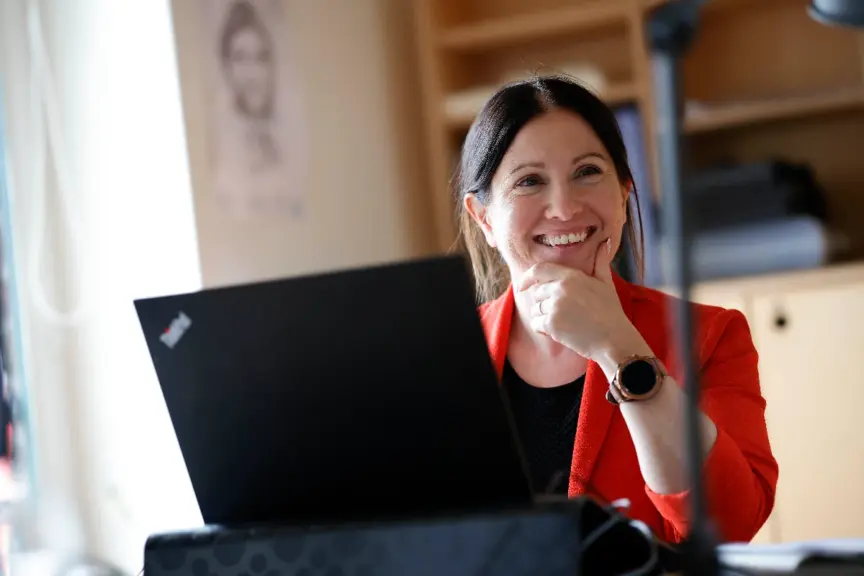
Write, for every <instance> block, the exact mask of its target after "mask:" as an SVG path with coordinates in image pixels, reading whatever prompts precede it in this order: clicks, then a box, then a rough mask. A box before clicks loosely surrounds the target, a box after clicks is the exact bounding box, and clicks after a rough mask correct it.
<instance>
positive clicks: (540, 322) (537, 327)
mask: <svg viewBox="0 0 864 576" xmlns="http://www.w3.org/2000/svg"><path fill="white" fill-rule="evenodd" d="M548 324H549V315H548V314H544V315H542V316H532V317H531V329H532V330H533V331H534V332H537V333H538V334H543V335H545V336H549V326H548Z"/></svg>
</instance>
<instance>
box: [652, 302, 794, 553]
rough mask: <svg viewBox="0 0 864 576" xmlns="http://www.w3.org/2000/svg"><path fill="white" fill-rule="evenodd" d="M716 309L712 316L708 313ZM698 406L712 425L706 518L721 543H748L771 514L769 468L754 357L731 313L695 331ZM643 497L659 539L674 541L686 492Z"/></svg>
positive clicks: (772, 474)
mask: <svg viewBox="0 0 864 576" xmlns="http://www.w3.org/2000/svg"><path fill="white" fill-rule="evenodd" d="M715 310H716V309H715ZM701 343H702V348H701V350H700V357H701V359H702V362H701V364H702V370H701V376H700V380H699V384H700V386H701V397H700V404H701V407H702V411H703V412H704V413H705V414H706V415H707V416H708V417H709V418H711V420H712V421H713V422H714V424H715V425H716V426H717V440H716V442H715V443H714V446H713V447H712V449H711V452H710V453H709V454H708V456H707V458H706V459H705V467H704V479H705V496H706V499H707V504H708V512H709V514H710V515H711V517H712V520H713V522H714V527H715V529H716V531H717V536H718V538H720V540H721V541H723V542H749V541H750V540H751V539H752V538H753V537H754V536H755V535H756V533H757V532H758V531H759V529H760V528H761V527H762V525H763V524H764V523H765V521H766V520H767V519H768V515H769V514H770V513H771V509H772V508H773V507H774V493H775V490H776V488H777V475H778V468H777V462H776V461H775V459H774V456H773V455H772V453H771V446H770V444H769V442H768V430H767V427H766V424H765V399H764V398H763V397H762V393H761V389H760V386H759V372H758V355H757V353H756V348H755V347H754V346H753V339H752V337H751V335H750V328H749V326H748V325H747V320H746V319H745V318H744V315H743V314H741V313H740V312H738V311H737V310H724V311H722V312H721V313H719V314H717V315H715V316H714V317H713V318H712V319H711V320H710V321H709V322H708V325H707V327H706V329H705V330H704V331H703V332H702V339H701ZM645 491H646V492H647V494H648V497H649V498H650V499H651V501H652V502H653V503H654V505H655V506H656V507H657V510H658V511H659V512H660V514H661V515H662V516H663V518H664V519H666V528H667V529H666V531H667V532H668V533H667V534H665V535H664V536H666V538H667V539H668V540H669V541H673V542H675V541H681V540H683V539H684V538H685V537H686V535H687V532H688V528H689V526H688V525H689V512H688V507H687V496H688V493H687V492H684V493H681V494H666V495H661V494H656V493H654V492H653V491H652V490H651V489H649V488H648V487H647V486H646V487H645Z"/></svg>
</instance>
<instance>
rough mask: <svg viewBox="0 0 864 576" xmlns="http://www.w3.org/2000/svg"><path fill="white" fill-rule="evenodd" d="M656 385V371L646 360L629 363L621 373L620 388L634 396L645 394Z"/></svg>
mask: <svg viewBox="0 0 864 576" xmlns="http://www.w3.org/2000/svg"><path fill="white" fill-rule="evenodd" d="M656 385H657V371H656V370H655V368H654V364H652V363H651V362H649V361H647V360H636V361H634V362H631V363H630V364H628V365H627V366H625V367H624V369H623V370H622V371H621V386H622V387H623V388H624V389H625V390H627V392H628V393H630V394H633V395H634V396H641V395H643V394H647V393H648V392H650V391H651V390H653V389H654V386H656Z"/></svg>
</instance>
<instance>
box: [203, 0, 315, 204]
mask: <svg viewBox="0 0 864 576" xmlns="http://www.w3.org/2000/svg"><path fill="white" fill-rule="evenodd" d="M198 1H199V5H200V7H201V13H202V16H203V22H204V27H203V28H204V32H205V36H204V40H205V49H204V50H202V55H203V57H204V59H205V62H204V63H203V64H205V66H206V72H207V77H208V78H207V80H208V88H209V89H208V90H207V92H206V94H207V97H208V98H209V99H210V102H209V116H208V130H207V133H208V140H209V145H210V166H211V167H212V171H213V172H212V175H213V179H212V182H213V187H214V191H215V194H216V196H217V201H218V202H219V204H220V205H221V206H223V207H224V208H225V209H227V210H230V211H231V212H232V213H233V214H236V215H241V216H252V215H258V214H266V215H269V216H272V215H281V216H284V217H289V218H298V217H300V216H301V215H302V213H303V208H304V198H303V191H304V190H305V189H306V185H305V177H306V174H305V169H306V160H305V150H306V146H305V144H306V141H305V131H304V126H303V123H302V118H303V115H302V113H301V107H300V97H299V82H298V76H297V74H296V70H295V68H294V62H293V59H292V54H291V50H290V47H289V38H290V36H289V34H290V31H289V26H288V20H287V19H286V17H285V14H284V12H283V8H282V1H281V0H198Z"/></svg>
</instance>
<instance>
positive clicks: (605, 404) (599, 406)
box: [568, 275, 633, 500]
mask: <svg viewBox="0 0 864 576" xmlns="http://www.w3.org/2000/svg"><path fill="white" fill-rule="evenodd" d="M613 279H614V281H615V290H616V292H617V293H618V299H619V300H620V301H621V307H622V308H623V309H624V313H625V314H626V315H627V317H628V318H630V321H631V322H632V321H633V317H632V306H631V299H630V291H629V289H628V284H627V283H626V282H625V281H624V280H623V279H621V278H620V277H619V276H618V275H613ZM608 389H609V382H608V381H607V380H606V375H605V374H604V373H603V370H602V369H601V368H600V366H598V365H597V364H596V363H594V362H588V370H587V372H586V373H585V388H584V391H583V393H582V405H581V406H580V408H579V421H578V424H577V426H576V442H575V444H574V447H573V460H572V464H571V468H570V486H569V490H568V493H569V495H570V496H571V497H573V496H580V495H589V496H590V495H594V496H599V497H600V499H601V500H603V499H604V498H603V496H602V495H600V494H596V492H595V490H594V489H593V487H592V486H591V474H592V473H593V471H594V466H595V464H596V463H597V457H598V456H599V454H600V449H601V448H602V447H603V442H604V441H605V440H606V434H607V432H608V431H609V426H610V425H611V424H612V417H613V416H614V415H615V413H616V412H617V408H616V407H615V406H614V405H613V404H611V403H609V401H608V400H606V391H607V390H608Z"/></svg>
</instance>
